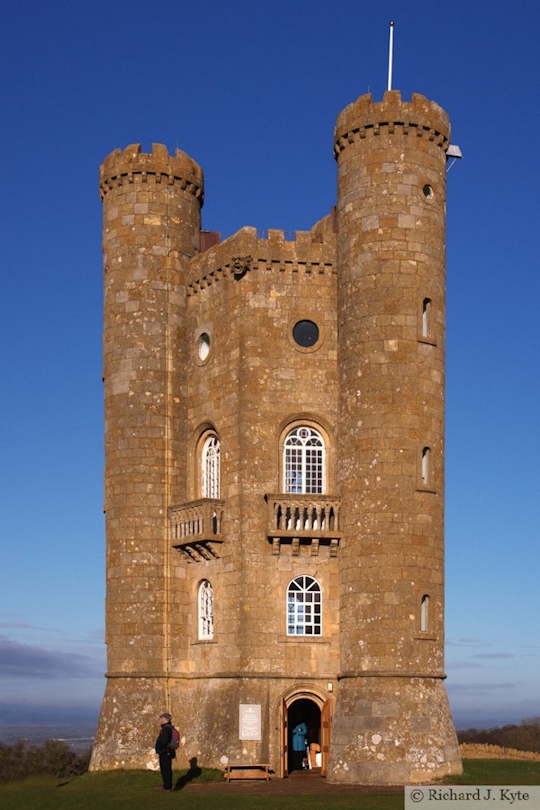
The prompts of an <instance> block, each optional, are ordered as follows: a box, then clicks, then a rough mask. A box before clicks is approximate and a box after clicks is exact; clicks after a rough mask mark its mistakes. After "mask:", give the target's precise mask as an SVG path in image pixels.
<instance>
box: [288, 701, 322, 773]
mask: <svg viewBox="0 0 540 810" xmlns="http://www.w3.org/2000/svg"><path fill="white" fill-rule="evenodd" d="M330 721H331V703H330V699H329V697H328V696H327V695H324V694H320V693H318V690H317V692H315V691H311V690H301V691H296V692H294V693H292V694H289V695H288V696H286V697H284V699H283V705H282V755H281V762H282V776H283V777H286V776H288V775H289V774H291V773H294V774H295V775H300V774H302V773H305V774H307V773H308V772H309V773H310V774H312V775H313V774H319V775H321V776H326V768H327V761H328V751H329V748H330ZM295 729H297V733H294V732H295ZM295 749H300V750H295Z"/></svg>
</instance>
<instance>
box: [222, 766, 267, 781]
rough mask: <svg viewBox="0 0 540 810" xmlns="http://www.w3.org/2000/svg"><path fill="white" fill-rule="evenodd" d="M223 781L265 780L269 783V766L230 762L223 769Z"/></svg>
mask: <svg viewBox="0 0 540 810" xmlns="http://www.w3.org/2000/svg"><path fill="white" fill-rule="evenodd" d="M225 779H226V780H227V782H230V781H231V779H265V780H266V781H267V782H268V781H270V765H267V764H262V765H261V764H260V763H256V764H254V765H253V764H251V763H246V762H230V763H229V764H228V765H227V767H226V769H225Z"/></svg>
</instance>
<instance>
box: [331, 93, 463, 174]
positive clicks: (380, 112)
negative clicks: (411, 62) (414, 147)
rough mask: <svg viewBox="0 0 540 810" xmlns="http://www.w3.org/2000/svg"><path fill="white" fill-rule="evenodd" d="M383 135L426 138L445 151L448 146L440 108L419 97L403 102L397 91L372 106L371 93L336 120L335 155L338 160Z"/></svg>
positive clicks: (447, 131) (445, 122)
mask: <svg viewBox="0 0 540 810" xmlns="http://www.w3.org/2000/svg"><path fill="white" fill-rule="evenodd" d="M383 131H386V132H387V133H388V134H390V135H393V134H394V133H395V132H401V133H403V135H409V136H411V137H413V138H414V137H419V138H426V139H428V140H430V141H433V142H435V143H436V144H437V145H438V146H440V147H441V149H443V150H444V151H446V150H447V149H448V146H449V144H450V122H449V120H448V116H447V115H446V113H445V111H444V110H443V109H442V107H439V105H438V104H436V103H435V102H434V101H429V99H427V98H426V97H425V96H423V95H421V94H420V93H413V94H412V100H411V101H402V100H401V93H400V92H399V90H388V91H387V92H386V93H385V94H384V100H383V101H382V102H373V100H372V95H371V93H367V94H366V95H364V96H360V98H359V99H357V100H356V101H354V102H353V103H352V104H349V105H348V107H346V108H345V109H344V110H343V112H342V113H341V114H340V115H339V116H338V119H337V123H336V128H335V131H334V155H335V157H336V158H337V157H338V155H339V154H340V152H342V151H343V150H344V149H345V148H346V147H347V146H348V145H349V144H351V143H354V142H355V141H357V140H361V139H364V138H371V137H377V136H378V135H380V134H381V133H382V132H383Z"/></svg>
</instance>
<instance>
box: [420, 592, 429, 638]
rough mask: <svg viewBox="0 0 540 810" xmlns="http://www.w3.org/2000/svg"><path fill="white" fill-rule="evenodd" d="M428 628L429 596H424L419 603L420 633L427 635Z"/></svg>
mask: <svg viewBox="0 0 540 810" xmlns="http://www.w3.org/2000/svg"><path fill="white" fill-rule="evenodd" d="M428 628H429V596H428V595H427V593H426V594H424V596H423V597H422V601H421V603H420V631H421V632H422V633H427V631H428Z"/></svg>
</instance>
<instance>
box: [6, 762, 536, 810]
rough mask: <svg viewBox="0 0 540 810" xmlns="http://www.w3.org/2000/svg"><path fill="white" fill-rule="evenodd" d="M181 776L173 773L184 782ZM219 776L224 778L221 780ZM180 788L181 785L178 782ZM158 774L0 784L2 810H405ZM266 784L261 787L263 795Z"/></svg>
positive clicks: (474, 767)
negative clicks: (166, 787) (163, 785)
mask: <svg viewBox="0 0 540 810" xmlns="http://www.w3.org/2000/svg"><path fill="white" fill-rule="evenodd" d="M464 766H465V772H464V775H463V776H462V777H452V778H451V779H448V780H447V781H448V782H451V783H452V784H474V785H476V784H479V785H496V784H509V785H510V784H514V785H517V784H521V785H539V784H540V763H537V762H534V763H533V762H522V761H511V760H479V759H470V760H465V762H464ZM215 776H216V774H215V772H214V773H212V772H203V774H202V776H200V777H198V778H197V779H195V780H194V783H199V784H200V782H201V780H204V779H206V780H208V779H213V778H215ZM181 777H182V772H175V780H176V781H177V780H178V779H179V778H180V780H181ZM219 778H221V777H219ZM180 785H181V782H180ZM159 787H160V778H159V774H156V773H151V772H149V771H112V772H108V773H87V774H84V775H83V776H77V777H74V778H71V779H63V780H62V779H55V778H54V777H50V776H42V777H31V778H29V779H27V780H24V781H22V782H11V783H8V784H4V785H1V786H0V808H2V810H113V808H114V810H122V808H126V810H127V809H128V808H130V810H153V808H162V807H163V806H164V804H165V805H167V806H168V805H174V806H175V807H178V808H182V807H185V808H189V810H203V809H204V810H218V808H219V810H251V808H261V810H264V808H275V809H276V810H323V809H324V810H348V809H349V808H350V809H351V810H353V808H354V809H355V810H403V805H404V798H403V792H402V791H399V792H397V793H395V792H389V793H383V794H380V793H379V794H374V793H372V794H369V793H362V794H360V793H359V794H357V795H354V796H353V795H350V794H349V795H344V796H325V795H324V794H323V793H321V795H320V796H298V795H294V796H283V795H280V796H274V795H272V796H259V795H257V796H254V795H251V794H250V795H245V796H243V795H241V794H240V795H239V794H238V793H231V794H227V790H226V786H225V787H224V790H222V791H220V792H219V793H209V792H202V791H201V792H199V791H194V790H193V789H192V788H191V789H190V784H189V782H188V784H187V785H184V786H182V787H181V789H180V790H176V791H174V792H173V793H172V794H166V793H163V792H161V791H160V790H159ZM263 790H264V785H261V792H262V791H263Z"/></svg>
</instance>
